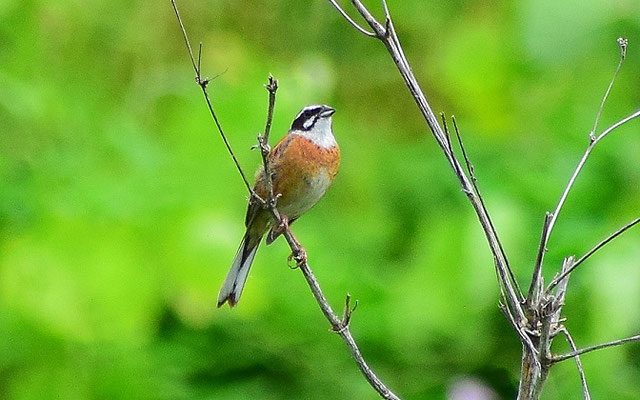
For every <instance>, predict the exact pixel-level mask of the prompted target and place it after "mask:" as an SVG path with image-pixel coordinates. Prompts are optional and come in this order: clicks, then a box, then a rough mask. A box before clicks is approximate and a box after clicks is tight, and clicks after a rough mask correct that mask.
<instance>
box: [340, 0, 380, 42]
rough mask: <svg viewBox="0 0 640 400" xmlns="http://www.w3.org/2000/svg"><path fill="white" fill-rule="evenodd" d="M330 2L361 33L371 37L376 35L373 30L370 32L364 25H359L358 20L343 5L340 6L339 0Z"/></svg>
mask: <svg viewBox="0 0 640 400" xmlns="http://www.w3.org/2000/svg"><path fill="white" fill-rule="evenodd" d="M329 2H330V3H331V4H332V5H333V7H335V9H336V10H338V12H339V13H340V15H342V16H343V17H344V19H346V20H347V21H348V22H349V23H350V24H351V25H352V26H353V27H354V28H356V29H357V30H358V31H360V33H362V34H365V35H367V36H370V37H376V34H375V33H373V32H369V31H368V30H366V29H364V28H363V27H361V26H360V25H358V23H357V22H356V21H354V20H353V19H352V18H351V17H350V16H349V14H347V13H346V12H345V11H344V10H343V9H342V7H340V4H338V2H337V1H336V0H329Z"/></svg>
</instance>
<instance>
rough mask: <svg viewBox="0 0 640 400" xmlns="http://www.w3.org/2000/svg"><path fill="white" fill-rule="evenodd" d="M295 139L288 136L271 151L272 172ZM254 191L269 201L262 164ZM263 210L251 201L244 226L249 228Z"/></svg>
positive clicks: (270, 166) (256, 176) (258, 204)
mask: <svg viewBox="0 0 640 400" xmlns="http://www.w3.org/2000/svg"><path fill="white" fill-rule="evenodd" d="M293 138H294V136H293V135H290V134H287V135H285V136H284V137H283V138H282V139H280V141H279V142H278V144H276V145H275V147H274V148H273V149H271V153H269V168H270V169H271V171H273V170H275V169H277V165H278V164H280V162H281V158H282V156H283V155H284V153H285V150H286V149H287V147H288V146H289V144H291V141H292V140H293ZM274 178H275V177H274ZM253 190H254V191H255V192H256V194H257V195H258V196H260V198H262V199H263V200H266V199H267V196H268V193H267V182H266V180H265V176H264V167H263V166H262V164H260V166H259V167H258V170H257V171H256V175H255V183H254V185H253ZM261 208H262V206H261V205H260V203H258V202H255V201H253V202H252V201H251V200H250V201H249V206H248V207H247V214H246V216H245V218H244V226H246V227H248V226H249V225H250V224H251V222H252V221H253V219H254V218H255V217H256V215H257V214H258V211H260V209H261Z"/></svg>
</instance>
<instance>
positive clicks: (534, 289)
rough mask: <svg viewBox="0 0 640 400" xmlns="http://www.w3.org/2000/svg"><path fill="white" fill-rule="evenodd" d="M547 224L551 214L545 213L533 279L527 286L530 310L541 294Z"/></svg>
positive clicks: (549, 221)
mask: <svg viewBox="0 0 640 400" xmlns="http://www.w3.org/2000/svg"><path fill="white" fill-rule="evenodd" d="M549 223H551V214H550V213H548V212H547V213H545V215H544V222H543V224H542V232H543V233H542V236H541V237H540V244H539V247H538V255H537V257H536V263H535V265H534V267H533V278H532V279H531V286H529V294H528V295H527V304H528V306H529V308H532V307H533V306H534V304H537V303H538V300H539V299H538V298H537V296H538V295H539V294H540V293H541V292H542V290H541V284H542V283H541V282H542V259H543V257H544V253H545V252H546V251H547V249H546V248H545V247H544V246H545V242H544V232H546V231H547V229H549Z"/></svg>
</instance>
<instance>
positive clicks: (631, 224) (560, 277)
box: [546, 218, 640, 293]
mask: <svg viewBox="0 0 640 400" xmlns="http://www.w3.org/2000/svg"><path fill="white" fill-rule="evenodd" d="M638 223H640V218H636V219H634V220H633V221H631V222H629V223H628V224H626V225H625V226H623V227H622V228H620V229H618V230H617V231H615V232H614V233H612V234H611V235H609V236H607V237H606V238H605V239H604V240H602V241H601V242H600V243H598V244H597V245H596V246H595V247H594V248H592V249H591V250H589V251H588V252H587V253H586V254H585V255H583V256H582V257H580V258H579V259H578V261H576V262H575V263H574V264H573V265H572V266H571V267H570V268H569V269H567V270H566V271H563V272H562V273H561V274H560V275H558V276H557V277H556V278H554V279H553V280H552V281H551V283H549V287H548V288H547V291H546V292H547V293H549V292H550V291H551V289H553V288H554V287H555V286H556V285H557V284H558V283H559V282H560V281H562V280H563V279H564V277H566V276H567V275H569V274H570V273H571V272H572V271H573V270H574V269H576V268H578V266H579V265H580V264H582V263H583V262H584V261H586V260H587V259H588V258H589V257H591V256H592V255H593V254H594V253H595V252H596V251H598V250H600V249H601V248H602V247H604V246H605V245H606V244H607V243H609V242H611V241H612V240H613V239H615V238H617V237H618V236H620V235H622V234H623V233H624V232H626V231H627V230H628V229H630V228H632V227H634V226H635V225H637V224H638Z"/></svg>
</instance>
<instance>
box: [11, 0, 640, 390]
mask: <svg viewBox="0 0 640 400" xmlns="http://www.w3.org/2000/svg"><path fill="white" fill-rule="evenodd" d="M345 3H347V2H346V1H345ZM370 4H371V6H372V9H373V10H375V11H376V12H379V11H380V10H379V4H378V3H376V2H370ZM179 6H180V7H181V12H182V14H183V18H184V21H185V24H186V25H187V29H188V31H189V33H190V36H191V40H192V42H193V43H195V44H197V43H198V42H199V41H202V42H203V43H204V51H203V60H202V66H203V71H204V72H203V73H204V74H205V75H208V76H213V75H216V74H218V73H222V72H224V74H222V75H221V76H220V77H219V78H217V79H215V80H214V81H213V82H212V83H211V84H210V86H209V89H210V91H211V94H212V98H213V102H214V106H215V108H216V110H217V112H218V113H219V116H220V120H221V122H222V124H223V126H224V127H225V129H226V130H227V132H228V135H229V139H230V141H231V143H232V145H233V146H234V148H235V150H236V152H237V155H238V158H239V160H240V162H241V163H242V165H243V166H244V168H245V169H246V170H247V172H248V173H249V175H251V174H252V171H253V170H254V168H255V167H257V165H258V163H259V156H258V153H257V152H255V151H253V152H252V151H250V150H249V148H250V146H251V145H252V144H254V143H255V136H256V134H257V132H259V131H260V130H261V129H262V128H263V124H264V118H265V113H266V104H267V95H266V91H265V90H264V88H263V87H262V85H263V84H264V83H265V81H266V77H267V74H268V73H272V74H274V76H276V77H277V78H278V79H279V81H280V91H279V93H278V102H277V106H276V115H275V121H274V129H273V139H274V140H277V139H279V138H280V137H281V136H282V135H283V134H284V133H285V132H286V129H287V128H288V126H289V124H290V123H291V120H292V118H293V116H294V115H295V114H296V113H297V112H298V111H299V109H300V108H301V107H302V106H304V105H306V104H310V103H327V104H331V105H333V106H334V107H335V108H336V109H337V110H338V112H337V113H336V115H335V118H334V121H335V122H334V131H335V133H336V137H337V139H338V141H339V143H340V145H341V148H342V155H343V161H342V167H341V171H340V174H339V175H338V178H337V180H336V182H335V184H334V186H333V188H332V189H331V190H330V191H329V193H328V194H327V196H326V198H325V199H324V200H323V201H322V202H321V203H320V204H319V205H318V206H317V207H316V208H314V209H313V210H312V211H311V212H309V213H308V214H307V215H306V216H305V217H304V218H302V219H301V220H300V222H298V223H297V224H296V225H295V229H294V230H295V233H296V234H297V236H298V237H299V238H300V240H301V241H302V242H303V243H304V245H305V246H306V247H307V250H308V252H309V256H310V262H311V265H312V267H314V269H315V271H316V274H317V276H318V279H319V280H320V282H321V284H322V286H323V288H324V290H325V292H326V294H327V296H328V298H329V299H330V301H331V302H332V304H333V305H334V307H335V308H336V309H341V307H342V303H343V299H344V295H345V293H347V292H349V293H351V294H352V295H353V297H354V298H355V299H358V300H359V302H360V305H359V307H358V310H357V312H356V313H355V314H354V318H353V323H352V332H353V334H354V336H355V337H356V339H357V340H358V342H359V344H360V345H361V349H362V352H363V353H364V355H365V357H366V358H367V360H368V361H369V362H370V364H371V365H372V367H373V368H374V370H375V371H376V372H378V373H379V375H380V376H381V377H382V378H383V380H385V382H386V383H387V384H388V385H389V386H390V387H391V388H393V389H394V390H395V391H396V392H397V393H398V394H400V395H401V396H403V397H405V398H407V399H441V398H446V397H447V396H450V397H451V398H452V397H453V395H452V393H453V392H454V391H455V389H454V388H455V387H459V386H458V385H459V384H460V383H461V382H467V383H468V382H472V383H473V382H475V383H477V384H482V385H486V387H487V388H490V390H491V391H493V392H494V393H495V394H496V395H497V396H499V397H501V398H512V397H513V396H514V393H515V390H516V387H517V380H518V373H519V361H520V359H519V357H520V345H519V342H518V340H517V339H516V336H515V334H514V333H513V332H512V330H511V329H510V327H509V325H508V324H507V323H506V322H505V320H504V318H503V316H502V315H501V314H500V312H499V311H498V308H497V299H498V289H497V285H496V280H495V273H494V271H493V267H492V260H491V256H490V253H489V251H488V249H487V246H486V243H485V239H484V237H483V234H482V232H481V230H480V228H479V225H478V223H477V221H476V219H475V217H474V214H473V213H472V211H471V208H470V206H469V204H468V203H467V201H466V199H465V197H464V196H463V194H462V193H461V192H460V189H459V187H458V184H457V183H456V181H455V179H454V177H453V174H452V172H451V171H450V170H449V169H448V167H447V165H446V163H445V162H444V158H443V156H442V155H441V153H440V151H439V149H438V148H437V146H436V145H435V142H434V141H433V140H432V138H431V137H430V135H429V134H427V130H426V127H425V124H424V122H423V121H422V119H421V117H420V116H419V113H418V112H417V109H416V107H415V105H414V104H413V103H412V99H411V98H410V96H409V94H408V92H407V90H406V89H405V87H404V85H403V83H402V81H401V79H400V77H399V74H398V73H397V72H396V70H395V67H394V66H393V64H392V62H391V60H390V58H389V56H388V54H387V53H386V51H385V49H384V47H383V46H382V45H381V44H380V43H378V42H376V41H374V40H370V39H367V38H365V37H364V36H361V35H359V34H357V33H356V32H355V31H354V30H353V29H352V28H351V27H350V26H349V25H348V24H347V23H346V22H345V21H344V20H343V19H342V18H341V17H340V16H339V15H338V14H337V13H336V12H335V10H333V9H332V8H331V7H330V5H329V3H328V2H327V1H322V0H313V1H304V2H302V1H294V0H288V1H284V0H282V1H278V0H275V1H260V0H258V1H253V2H251V3H250V5H249V4H248V3H246V2H240V1H233V0H208V1H200V2H195V1H186V0H185V1H181V2H180V3H179ZM390 7H391V10H392V13H393V15H394V17H395V23H396V27H397V30H398V32H399V35H400V38H401V40H402V42H403V44H404V46H405V50H406V53H407V55H408V58H409V60H410V61H411V62H412V65H413V68H414V70H415V73H416V75H417V76H418V78H419V80H420V81H421V83H422V85H423V88H424V90H425V92H426V93H427V95H428V97H429V100H430V101H431V103H432V105H433V107H434V109H435V111H436V112H439V111H441V110H442V111H446V112H447V113H449V114H455V115H456V117H457V119H458V122H459V125H460V126H461V129H462V133H463V135H464V138H465V141H466V144H467V148H468V151H469V152H470V153H471V156H472V159H473V161H474V164H475V167H476V172H477V175H478V177H479V180H480V185H481V188H482V189H483V193H484V195H485V198H486V201H487V203H488V206H489V208H490V211H491V213H492V215H493V217H494V218H495V223H496V225H497V228H498V230H499V232H500V233H501V235H502V238H503V240H504V245H505V247H506V249H507V252H508V254H509V256H510V260H511V262H512V264H513V266H514V268H515V272H516V274H517V276H518V277H519V278H520V281H521V282H522V284H523V286H526V284H527V282H528V279H529V277H530V273H531V268H532V264H533V261H534V258H535V251H536V247H537V243H538V240H539V231H540V228H541V225H542V219H543V215H544V212H545V211H547V210H550V209H552V208H553V207H554V205H555V203H556V202H557V199H558V197H559V195H560V193H561V190H562V189H563V188H564V185H565V183H566V181H567V179H568V177H569V176H570V173H571V172H572V171H573V168H574V166H575V164H576V163H577V161H578V159H579V158H580V156H581V155H582V152H583V151H584V148H585V147H586V145H587V142H588V135H587V134H588V132H589V130H590V129H591V126H592V124H593V120H594V117H595V114H596V111H597V107H598V104H599V102H600V100H601V97H602V94H603V92H604V90H605V88H606V85H607V84H608V82H609V79H610V77H611V74H612V72H613V70H614V68H615V65H616V63H617V60H618V54H619V52H618V47H617V44H616V42H615V39H616V38H617V37H618V36H624V37H627V38H629V42H630V45H629V53H628V59H627V61H626V64H625V66H624V67H623V70H622V73H621V74H620V77H619V79H618V81H617V83H616V86H615V87H614V90H613V92H612V94H611V99H610V101H609V103H608V105H607V107H606V109H605V111H604V114H603V117H602V123H601V127H605V126H608V125H610V124H611V123H613V122H615V121H616V120H618V119H620V118H621V117H623V116H626V115H628V114H630V113H631V112H632V111H634V110H636V109H637V108H638V107H640V3H639V2H638V1H637V0H592V1H579V0H565V1H561V2H558V1H555V0H523V1H488V2H480V1H475V2H474V1H462V0H456V1H448V2H435V1H428V2H423V1H394V0H390ZM347 9H348V10H351V9H350V8H349V7H347ZM378 15H379V14H378ZM0 21H1V23H0V398H3V399H247V398H254V399H336V398H345V399H374V398H376V395H375V393H374V392H373V391H372V389H371V388H370V387H369V386H368V385H367V383H366V382H365V381H364V379H363V378H362V377H361V375H360V373H359V371H358V370H357V368H356V366H355V364H354V363H353V362H352V360H351V359H350V357H349V355H348V353H347V351H346V350H345V348H344V345H343V343H342V342H341V341H340V339H339V338H338V336H336V335H333V334H331V333H330V332H329V330H328V324H327V322H326V321H325V320H324V318H323V317H322V314H321V313H320V311H319V309H318V308H317V305H316V304H315V302H314V300H313V298H312V296H311V294H310V292H309V290H308V288H307V286H306V284H305V282H304V279H303V278H302V276H301V274H300V273H299V272H298V271H292V270H290V269H289V268H288V267H287V265H286V256H287V255H288V254H289V250H288V248H287V246H286V244H285V243H284V242H283V241H282V240H279V241H278V242H277V243H275V244H274V245H272V246H270V247H262V248H261V250H260V252H259V254H258V256H257V259H256V262H255V265H254V268H253V270H252V273H251V275H250V277H249V280H248V283H247V286H246V290H245V292H244V295H243V298H242V300H241V302H240V304H239V306H238V307H237V308H236V309H234V310H229V309H228V308H224V309H220V310H218V309H216V307H215V302H216V296H217V292H218V289H219V287H220V285H221V283H222V281H223V279H224V276H225V274H226V272H227V269H228V267H229V265H230V263H231V260H232V259H233V256H234V254H235V251H236V247H237V245H238V244H239V242H240V238H241V237H242V234H243V228H244V227H243V220H244V211H245V200H246V192H245V189H244V187H243V185H242V183H241V180H240V179H239V176H238V174H237V171H236V170H235V169H234V166H233V164H232V162H231V160H230V158H229V157H228V155H227V154H226V151H225V149H224V147H223V144H222V142H221V140H220V137H219V136H218V134H217V133H216V131H215V130H214V129H213V125H212V122H211V117H210V116H209V114H208V112H207V110H206V106H205V104H204V101H203V99H202V96H201V94H200V93H199V89H198V87H197V86H196V85H195V84H194V81H193V72H192V70H191V65H190V63H189V61H188V58H187V54H186V51H185V48H184V43H183V41H182V37H181V35H180V32H179V29H178V26H177V23H176V20H175V16H174V15H173V11H172V9H171V7H170V4H169V1H161V2H141V1H123V0H116V1H114V0H111V1H104V0H98V1H93V2H81V1H62V0H61V1H54V2H48V1H40V0H3V1H2V2H0ZM639 198H640V121H635V122H632V123H630V124H628V125H627V126H625V127H623V128H621V129H619V130H618V131H616V132H615V134H613V135H612V136H611V137H609V138H607V139H606V141H604V142H602V144H601V145H600V146H599V147H598V148H597V149H596V151H595V152H594V153H593V155H592V158H591V159H590V160H589V162H588V164H587V167H586V169H585V170H584V173H583V174H582V175H581V177H580V179H579V180H578V182H577V184H576V186H575V190H574V191H573V192H572V194H571V196H570V197H569V199H568V201H567V204H566V207H565V209H564V210H563V214H562V215H561V217H560V219H559V221H558V224H557V225H556V230H555V231H554V234H553V235H552V238H551V242H550V246H549V253H548V257H547V265H546V268H545V274H546V276H547V277H550V276H552V275H553V273H554V272H555V271H557V270H558V268H559V266H560V263H561V260H562V257H563V256H566V255H569V254H577V255H581V254H583V253H584V252H586V251H587V250H588V249H589V248H591V246H592V245H593V244H595V243H596V242H597V241H599V240H600V239H601V238H603V237H604V236H606V235H607V234H609V233H610V232H612V231H614V230H615V229H617V228H618V227H619V226H621V225H622V224H624V223H626V222H627V221H629V220H631V219H633V218H635V217H637V216H638V213H639V211H640V207H639V204H638V203H639V202H638V199H639ZM639 240H640V230H638V231H635V232H634V231H632V232H629V233H628V234H626V235H625V236H624V237H622V238H620V239H619V240H617V241H616V242H614V243H613V244H611V245H610V246H609V247H608V248H607V249H606V250H604V251H602V252H601V253H599V254H597V255H596V256H594V257H593V258H592V259H591V260H590V261H589V262H588V263H586V264H585V265H583V266H582V267H581V268H580V271H579V273H576V274H575V276H574V277H573V279H572V282H571V284H570V291H569V295H568V296H567V305H566V307H565V315H566V316H567V317H568V320H567V322H566V325H567V327H568V328H569V329H570V330H571V332H572V333H573V335H574V337H575V340H576V341H577V343H578V345H579V346H586V345H589V344H595V343H599V342H602V341H607V340H612V339H616V338H620V337H624V336H629V335H632V334H636V333H638V331H639V330H640V307H639V305H640V268H639V267H640V266H639V264H638V259H640V246H639V245H638V243H639ZM555 350H556V351H557V352H563V351H566V350H567V346H566V345H565V344H563V343H561V341H560V340H558V341H557V343H556V347H555ZM583 363H584V368H585V371H586V374H587V378H588V382H589V385H590V388H591V392H592V395H593V397H594V398H596V399H605V398H617V399H637V398H639V397H640V379H639V378H640V346H639V345H637V344H636V345H627V346H625V347H621V348H616V349H612V350H606V351H601V352H599V353H592V354H589V355H586V356H584V357H583ZM580 394H581V390H580V384H579V379H578V375H577V372H576V369H575V366H574V365H573V363H572V362H571V361H567V362H565V363H562V364H561V365H558V366H557V367H555V368H554V369H553V370H552V372H551V376H550V378H549V381H548V383H547V385H546V387H545V391H544V396H543V397H544V398H547V399H561V398H579V397H580Z"/></svg>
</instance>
